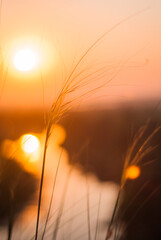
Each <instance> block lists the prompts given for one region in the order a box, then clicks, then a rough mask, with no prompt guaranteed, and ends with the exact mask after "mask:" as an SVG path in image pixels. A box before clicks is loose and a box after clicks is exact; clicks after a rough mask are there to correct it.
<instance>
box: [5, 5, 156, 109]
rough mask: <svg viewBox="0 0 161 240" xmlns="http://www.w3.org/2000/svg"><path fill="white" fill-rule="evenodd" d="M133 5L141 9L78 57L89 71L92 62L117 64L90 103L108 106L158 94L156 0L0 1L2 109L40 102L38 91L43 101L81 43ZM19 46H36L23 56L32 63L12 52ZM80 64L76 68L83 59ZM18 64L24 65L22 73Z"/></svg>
mask: <svg viewBox="0 0 161 240" xmlns="http://www.w3.org/2000/svg"><path fill="white" fill-rule="evenodd" d="M144 9H145V10H144ZM140 10H143V11H142V12H141V13H138V15H137V14H136V16H135V17H132V18H131V19H129V20H127V21H125V22H124V23H122V24H121V25H120V26H118V27H117V28H116V29H114V30H113V31H112V32H110V33H109V34H107V36H106V37H104V39H102V41H101V42H100V43H99V44H98V45H97V46H96V47H95V48H94V49H93V50H92V51H91V53H90V54H89V56H88V57H87V59H86V62H85V63H83V64H85V65H86V67H88V68H90V69H91V73H92V72H94V69H92V66H96V68H97V69H100V68H104V67H106V69H107V68H111V65H113V66H114V71H115V72H117V67H118V66H119V64H122V65H123V66H122V67H121V68H122V69H121V72H120V73H119V74H117V76H115V78H114V79H113V81H112V83H111V84H110V85H112V86H110V88H104V89H100V95H101V97H99V98H98V99H97V102H98V101H99V102H101V103H103V104H107V105H108V104H111V103H120V102H124V101H129V102H131V101H132V102H133V101H135V100H144V99H149V98H150V99H154V98H157V97H158V98H159V96H160V89H161V83H160V78H161V74H160V62H161V57H160V56H161V49H160V42H161V34H160V23H161V19H160V10H161V3H160V1H159V0H158V1H157V0H156V1H155V2H154V1H140V2H139V3H138V4H137V2H135V1H127V0H126V1H124V2H122V1H120V0H115V1H110V2H107V1H97V0H95V1H94V2H93V1H91V0H89V1H77V2H75V1H72V0H70V1H68V2H66V1H65V2H64V1H55V2H52V1H47V2H46V1H34V2H32V1H23V2H20V1H18V0H17V1H14V2H12V1H3V2H2V9H1V12H2V14H1V56H2V63H3V72H4V76H3V78H1V82H3V81H5V84H4V85H5V86H4V87H5V91H3V97H2V98H1V108H12V109H13V108H21V109H22V108H24V107H27V108H31V105H32V108H42V107H43V106H42V105H43V103H42V96H43V91H44V96H45V99H44V101H45V103H44V104H45V106H48V107H49V106H50V105H51V103H52V101H53V95H55V94H56V93H57V89H59V87H60V82H61V83H62V81H63V79H64V77H65V76H66V75H68V74H69V72H70V71H71V69H72V66H73V65H74V64H75V63H76V62H77V61H78V59H79V58H80V57H81V55H82V54H83V53H84V52H85V51H86V50H87V48H88V47H89V46H90V45H91V44H92V43H93V42H94V41H95V40H96V39H97V38H98V37H99V36H101V35H102V34H103V33H104V32H106V31H107V30H108V29H110V28H111V27H112V26H114V25H115V24H116V23H118V22H119V21H121V20H122V19H124V18H125V17H127V16H132V15H133V14H134V13H137V12H139V11H140ZM73 19H74V21H73ZM24 49H27V51H29V52H28V53H27V55H32V54H33V53H31V52H30V49H33V50H32V51H34V52H35V53H34V54H35V55H36V56H35V57H34V58H35V59H34V58H33V57H32V60H30V61H29V62H30V65H31V66H29V65H28V66H24V65H23V61H21V60H20V59H21V56H17V57H16V54H18V52H19V51H26V50H24ZM19 54H20V55H25V53H22V52H20V53H19ZM27 58H30V56H26V57H25V59H27ZM16 59H17V60H16ZM17 61H18V62H19V67H18V66H17V65H18V63H17ZM26 61H27V60H26ZM20 62H21V64H20ZM20 65H21V66H20ZM32 66H33V67H32ZM15 67H16V69H19V70H16V69H15ZM79 68H80V71H81V69H83V66H80V67H79ZM25 69H26V70H30V71H28V72H27V71H25V72H23V70H25ZM97 69H96V70H97ZM6 72H7V74H6ZM78 72H79V71H78ZM102 72H103V70H102ZM26 74H27V75H26ZM85 74H86V75H88V74H87V73H85ZM99 76H100V74H99ZM92 77H93V78H94V77H96V78H98V75H97V74H96V73H95V74H94V75H93V76H92ZM106 77H107V78H110V77H111V76H110V75H108V74H104V75H102V77H101V78H100V77H99V78H98V81H99V82H101V81H102V80H104V79H105V78H106ZM5 78H7V80H5ZM42 79H43V82H44V84H43V88H44V89H43V90H42ZM56 88H57V89H56ZM98 95H99V94H98ZM22 99H23V103H22V101H21V100H22ZM90 102H96V100H93V99H92V100H91V101H90Z"/></svg>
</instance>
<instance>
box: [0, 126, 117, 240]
mask: <svg viewBox="0 0 161 240" xmlns="http://www.w3.org/2000/svg"><path fill="white" fill-rule="evenodd" d="M32 134H33V135H34V136H35V137H36V138H37V139H38V140H39V142H40V148H39V151H37V150H36V152H34V151H29V152H27V153H26V151H24V148H22V147H21V144H22V137H20V138H19V139H17V140H15V141H11V140H5V141H4V142H3V144H2V154H3V155H5V157H9V156H11V154H12V155H13V157H14V158H15V159H16V160H17V161H18V162H21V164H22V165H23V167H24V168H25V169H27V171H29V172H32V173H34V174H36V175H37V176H39V177H40V173H41V166H42V156H43V146H44V140H45V132H42V133H40V134H34V133H32ZM65 137H66V133H65V130H64V129H63V128H62V127H61V126H60V125H57V126H55V128H54V130H53V134H52V135H51V138H50V141H49V145H48V150H47V158H46V168H45V179H44V185H43V196H42V208H41V220H40V231H39V233H40V235H41V234H42V230H43V227H44V223H45V219H46V215H47V211H48V207H49V204H50V199H51V193H52V189H53V184H54V179H55V175H56V169H57V166H58V164H59V168H58V174H57V177H56V184H55V188H54V197H53V201H52V206H51V212H50V216H49V221H48V224H47V230H46V234H45V239H52V237H53V233H54V231H55V234H57V239H84V240H85V239H89V236H88V235H89V229H90V234H91V239H95V235H96V234H97V239H104V238H105V233H106V228H107V223H108V221H109V220H110V216H111V214H112V211H113V207H114V203H115V199H116V196H117V193H118V186H117V185H116V184H113V183H110V182H109V183H101V182H99V181H98V179H97V178H96V177H95V176H94V175H92V174H88V175H87V176H86V175H85V174H82V173H81V172H80V171H79V169H78V168H76V167H73V166H71V165H69V164H68V153H67V151H66V150H65V149H63V148H62V147H61V144H62V143H63V141H64V140H65ZM59 160H60V162H59ZM36 204H37V200H35V205H33V206H30V207H27V208H26V210H25V211H24V213H23V214H22V215H21V216H20V217H19V221H17V223H16V225H15V227H14V232H13V239H15V240H16V239H22V240H23V239H24V240H25V239H32V237H33V236H34V231H35V225H36V214H37V206H36ZM57 219H59V221H57ZM97 224H98V231H97V233H96V229H97V227H96V226H97ZM55 226H57V227H56V230H57V231H56V230H55ZM1 233H2V235H3V236H4V234H5V233H4V229H2V232H1Z"/></svg>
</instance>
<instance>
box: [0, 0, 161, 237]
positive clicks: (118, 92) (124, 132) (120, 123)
mask: <svg viewBox="0 0 161 240" xmlns="http://www.w3.org/2000/svg"><path fill="white" fill-rule="evenodd" d="M0 11H1V14H0V56H1V57H0V144H1V146H0V153H1V161H2V163H1V164H2V165H1V166H2V167H1V175H2V177H1V179H2V180H1V182H2V183H0V184H1V185H0V186H1V190H0V196H1V199H2V205H1V206H2V209H0V218H1V219H0V223H1V226H2V228H1V233H2V236H4V237H5V236H6V235H7V233H6V228H4V226H6V225H8V226H9V228H11V229H12V228H13V229H14V231H13V235H12V237H13V239H24V240H25V239H26V237H28V236H29V234H30V237H31V239H32V237H33V235H34V226H35V222H36V210H37V197H38V186H39V179H40V172H41V166H42V156H43V149H44V139H45V128H46V122H47V117H48V114H49V112H50V109H51V106H52V104H53V103H54V102H55V101H56V99H57V97H58V95H59V93H60V91H61V89H62V87H63V84H64V82H65V81H66V80H67V79H68V77H69V76H70V75H71V73H72V70H73V69H74V68H75V66H77V63H79V60H80V59H81V58H82V56H84V53H86V52H87V54H86V56H85V57H83V59H82V60H81V62H80V63H79V64H78V66H77V67H76V69H75V70H74V73H73V74H72V80H73V83H75V82H77V83H80V84H79V85H78V89H76V91H74V92H72V93H71V94H69V95H68V96H66V99H65V101H66V102H68V101H69V102H70V103H71V110H70V111H69V112H67V114H66V115H65V117H64V118H62V119H60V122H59V124H58V125H56V127H55V128H54V130H53V134H52V136H51V140H50V142H49V146H48V151H47V166H46V175H45V182H44V192H43V203H42V210H41V224H40V234H42V229H43V226H44V221H45V218H46V214H47V211H48V206H49V203H50V198H51V192H52V188H53V181H54V178H55V176H56V169H57V166H58V163H59V159H61V161H60V166H59V171H58V172H59V174H58V176H57V184H56V186H57V187H56V189H55V192H54V200H53V202H54V203H53V204H52V209H51V218H50V219H49V222H48V225H47V231H46V236H45V237H46V239H51V236H52V234H53V232H54V233H55V231H57V230H54V226H55V225H56V223H57V220H56V219H59V217H60V216H61V220H60V223H59V224H60V225H59V227H58V229H59V228H60V229H61V231H58V233H55V234H58V235H57V236H58V239H63V237H64V235H65V236H66V237H67V236H68V238H69V239H70V238H71V239H89V226H88V223H89V222H90V224H91V225H90V228H91V229H90V232H91V239H96V237H98V239H104V236H105V234H106V231H107V225H108V224H109V221H110V216H111V214H112V211H113V208H114V204H115V200H116V197H117V194H118V189H119V184H120V180H121V175H122V170H123V165H124V160H125V157H126V154H127V151H128V149H129V147H130V146H131V144H132V143H133V141H134V136H135V135H136V133H137V132H138V131H139V129H140V127H142V126H143V125H144V124H145V123H146V122H147V120H148V119H150V121H149V123H148V125H147V129H146V132H145V136H143V139H142V141H143V142H144V141H145V140H146V138H148V136H149V135H150V134H151V133H152V132H153V131H154V130H155V129H156V128H157V127H158V126H159V125H160V123H161V106H160V95H161V71H160V63H161V47H160V42H161V33H160V29H161V15H160V11H161V2H160V0H155V1H154V0H153V1H152V0H146V1H144V0H142V1H129V0H125V1H121V0H114V1H110V2H109V1H104V0H101V1H98V0H94V1H93V0H88V1H87V0H86V1H85V0H82V1H74V0H69V1H64V0H61V1H54V2H53V1H50V0H48V1H43V0H41V1H38V0H35V1H34V2H33V1H31V0H28V1H19V0H15V1H14V2H13V1H11V0H9V1H5V0H3V1H2V0H1V1H0ZM104 33H106V34H105V36H104V37H103V38H101V39H100V40H99V41H98V43H97V44H96V45H95V46H94V47H92V49H90V47H91V46H93V45H92V44H93V43H95V41H96V40H97V39H99V37H100V36H103V34H104ZM88 50H89V51H88ZM81 83H82V85H81ZM75 99H76V100H75ZM160 142H161V135H160V131H158V132H157V133H156V134H155V135H154V137H153V138H152V139H151V140H150V142H149V143H148V144H149V146H152V147H155V149H154V150H153V151H152V152H150V153H149V154H148V155H146V156H145V157H144V158H143V160H142V163H141V164H140V165H139V166H138V174H136V175H135V173H134V176H133V174H132V177H131V179H128V181H127V184H126V187H125V189H124V193H123V200H122V204H121V208H120V209H121V211H123V214H120V219H119V221H120V223H121V228H120V229H121V231H123V232H124V234H123V237H122V239H128V240H129V239H130V240H132V239H160V238H161V230H160V227H159V225H160V221H161V217H160V216H161V214H160V213H161V207H160V201H161V194H160V184H161V176H160V169H161V162H160V156H161V146H160ZM139 144H140V143H138V145H139ZM138 148H139V146H138ZM138 148H136V151H137V150H138ZM11 159H12V162H10V160H11ZM5 163H7V164H6V165H5ZM3 164H4V165H3ZM3 166H5V168H3ZM3 169H6V170H3ZM11 169H15V170H14V171H13V175H12V174H11V173H12V170H11ZM16 172H18V174H16ZM16 175H17V177H16ZM24 178H25V179H26V180H24ZM129 178H130V177H129ZM8 179H14V180H13V181H10V180H8ZM20 182H21V183H24V184H25V185H23V184H22V185H21V184H18V183H20ZM30 186H32V187H30ZM22 189H26V193H27V194H26V195H25V193H24V192H22ZM64 189H68V190H67V192H66V191H65V190H64ZM13 193H14V194H13ZM13 195H15V196H16V197H13ZM24 196H25V197H24ZM89 196H90V197H89ZM101 196H102V197H101ZM6 199H8V200H7V202H6ZM62 199H64V201H63V200H62ZM100 199H101V200H100ZM19 200H20V201H19ZM10 202H11V203H12V204H10ZM17 203H19V204H17ZM18 206H19V207H18ZM61 206H63V207H61ZM127 207H128V208H127ZM126 208H127V209H126ZM4 209H5V210H4ZM13 209H14V211H13ZM69 209H72V211H69ZM89 209H90V210H89ZM125 209H126V210H125ZM80 210H81V211H80ZM11 212H14V214H11ZM22 212H23V214H20V213H22ZM62 212H63V214H62ZM66 212H67V213H66ZM98 213H99V214H98ZM134 213H135V214H134ZM88 214H89V215H88ZM11 216H12V218H11ZM13 216H14V217H13ZM31 216H32V217H31ZM89 216H90V221H89ZM98 216H99V217H98ZM31 218H32V221H31ZM97 218H98V219H99V223H100V225H99V226H97ZM84 219H86V220H85V221H84ZM21 220H22V221H21ZM8 222H9V224H8ZM80 223H81V224H80ZM80 225H81V226H80ZM15 226H16V227H15ZM25 226H28V228H27V229H26V231H24V229H25ZM97 227H98V232H97V231H96V229H97ZM22 232H23V234H22ZM20 237H21V238H20Z"/></svg>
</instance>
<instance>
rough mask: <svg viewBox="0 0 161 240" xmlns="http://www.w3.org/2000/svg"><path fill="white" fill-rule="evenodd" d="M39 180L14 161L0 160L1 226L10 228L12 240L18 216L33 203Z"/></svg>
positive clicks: (9, 236)
mask: <svg viewBox="0 0 161 240" xmlns="http://www.w3.org/2000/svg"><path fill="white" fill-rule="evenodd" d="M36 185H37V179H36V178H35V176H33V175H32V174H30V173H28V172H26V171H25V170H24V169H23V168H22V166H21V165H20V164H19V163H18V162H16V161H15V160H14V159H7V158H2V157H1V158H0V225H2V226H8V240H10V239H11V235H12V230H13V225H14V222H15V221H16V219H17V216H18V215H19V214H20V213H21V212H22V211H23V210H24V209H25V207H26V206H27V205H28V204H29V203H30V202H31V201H32V199H33V197H34V194H35V193H36Z"/></svg>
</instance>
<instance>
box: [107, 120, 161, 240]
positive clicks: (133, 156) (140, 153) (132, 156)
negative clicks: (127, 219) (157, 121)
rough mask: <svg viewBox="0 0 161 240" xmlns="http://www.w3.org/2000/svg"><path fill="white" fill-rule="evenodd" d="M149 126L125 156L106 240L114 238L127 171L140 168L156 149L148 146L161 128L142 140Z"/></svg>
mask: <svg viewBox="0 0 161 240" xmlns="http://www.w3.org/2000/svg"><path fill="white" fill-rule="evenodd" d="M148 124H149V121H147V123H146V124H145V125H144V126H142V127H141V128H140V129H139V131H138V132H137V134H136V135H135V136H134V140H133V143H132V144H131V146H130V147H129V148H128V151H127V154H126V156H125V163H124V167H123V171H122V178H121V183H120V189H119V192H118V196H117V199H116V203H115V206H114V210H113V213H112V217H111V221H110V223H109V226H108V229H107V234H106V238H105V239H106V240H108V239H110V237H111V236H112V234H113V230H114V227H115V226H114V225H115V223H116V222H117V218H119V215H118V210H119V204H120V199H121V194H122V191H123V189H124V187H125V184H126V182H127V179H128V176H127V169H128V168H129V167H130V166H133V165H135V166H139V164H141V161H142V159H143V158H144V157H145V156H146V155H147V154H149V153H150V152H152V151H153V150H154V149H155V148H156V146H148V144H149V143H150V140H151V139H152V138H153V137H154V135H155V134H156V133H158V132H159V131H160V130H161V126H159V127H157V128H155V130H154V131H153V132H151V133H150V134H149V136H148V137H145V138H144V139H143V140H142V138H143V137H144V135H145V131H146V130H147V127H148ZM117 215H118V216H117ZM117 228H118V226H117V227H116V229H115V231H117V234H116V232H115V239H117V235H118V234H119V233H118V229H117Z"/></svg>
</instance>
